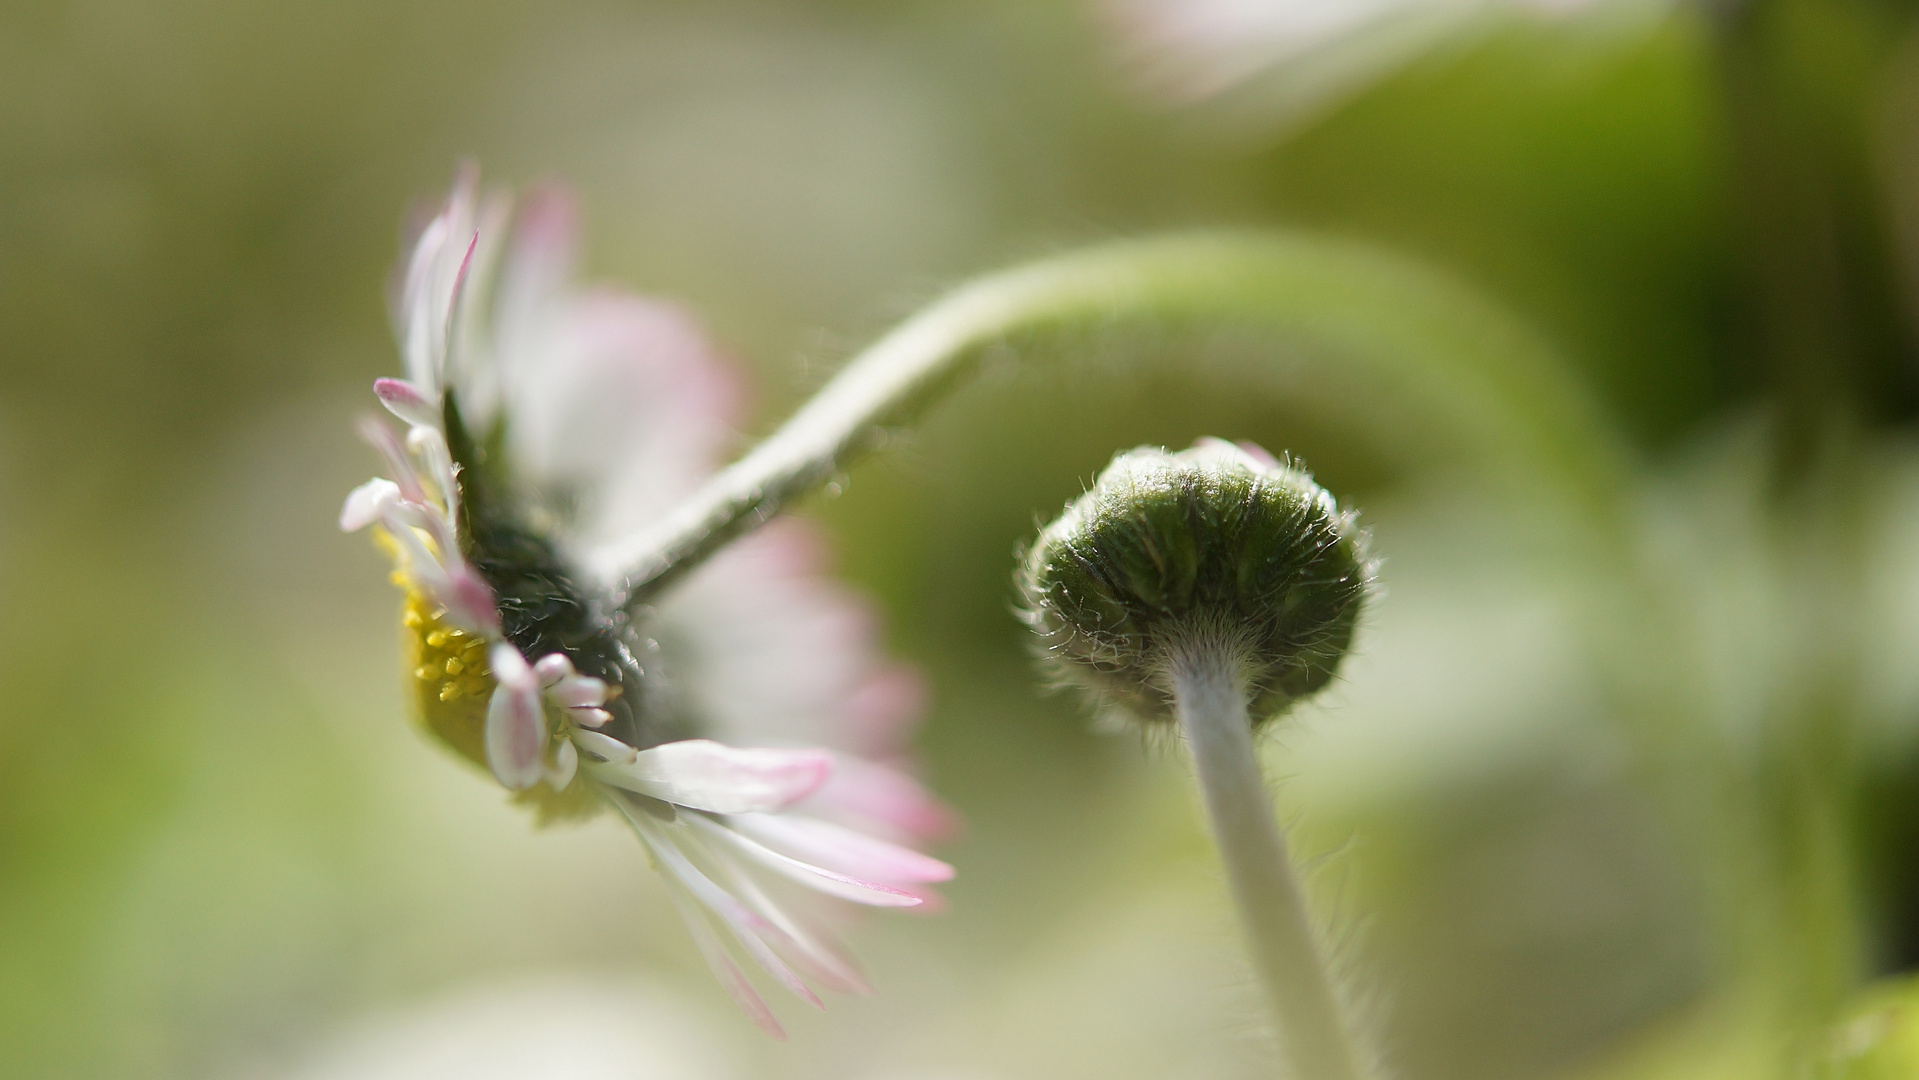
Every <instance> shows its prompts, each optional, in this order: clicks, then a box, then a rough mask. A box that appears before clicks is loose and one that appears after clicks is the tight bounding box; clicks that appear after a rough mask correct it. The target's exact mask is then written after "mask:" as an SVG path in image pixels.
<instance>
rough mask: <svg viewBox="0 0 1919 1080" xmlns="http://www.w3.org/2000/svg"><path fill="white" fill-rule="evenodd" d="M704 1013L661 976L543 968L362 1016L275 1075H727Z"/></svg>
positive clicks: (688, 1079)
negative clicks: (613, 976) (539, 973)
mask: <svg viewBox="0 0 1919 1080" xmlns="http://www.w3.org/2000/svg"><path fill="white" fill-rule="evenodd" d="M719 1035H720V1033H719V1032H718V1031H716V1030H714V1027H713V1025H712V1024H711V1022H710V1019H709V1018H708V1017H705V1016H702V1015H700V1014H699V1013H698V1012H696V1011H694V1010H693V1009H691V1008H690V1007H688V1006H687V1005H686V1004H685V1002H684V995H675V994H673V993H672V992H671V991H670V990H669V989H668V988H666V987H655V986H646V985H643V984H633V983H626V982H621V981H616V980H610V979H605V978H594V977H588V976H562V975H555V976H548V977H544V978H532V979H525V980H520V981H516V982H512V983H502V984H496V985H488V986H476V987H467V988H463V989H460V990H457V991H454V992H452V993H449V994H447V995H445V996H443V997H440V998H437V999H435V1000H432V1001H427V1002H422V1003H420V1004H417V1005H413V1006H410V1007H406V1008H400V1009H394V1010H391V1011H389V1012H385V1013H381V1014H377V1015H374V1016H370V1017H367V1018H365V1019H363V1020H362V1021H360V1022H359V1023H357V1024H355V1025H353V1026H351V1027H350V1028H348V1029H347V1030H345V1031H342V1032H341V1033H339V1034H338V1035H336V1036H335V1037H333V1038H332V1039H331V1040H329V1041H327V1042H326V1043H324V1044H322V1045H320V1046H318V1047H316V1048H315V1049H314V1050H313V1051H311V1052H310V1053H309V1054H308V1055H306V1060H304V1061H303V1062H301V1063H300V1064H298V1065H297V1066H295V1067H294V1068H292V1069H289V1070H286V1071H284V1072H281V1073H280V1074H279V1076H280V1077H281V1078H282V1080H532V1078H538V1080H727V1078H728V1077H733V1076H737V1075H739V1066H738V1063H737V1062H736V1061H734V1060H733V1057H732V1055H730V1054H728V1053H726V1052H725V1050H724V1047H725V1045H726V1044H725V1041H724V1040H723V1039H722V1038H720V1037H719Z"/></svg>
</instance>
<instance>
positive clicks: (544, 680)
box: [533, 652, 573, 686]
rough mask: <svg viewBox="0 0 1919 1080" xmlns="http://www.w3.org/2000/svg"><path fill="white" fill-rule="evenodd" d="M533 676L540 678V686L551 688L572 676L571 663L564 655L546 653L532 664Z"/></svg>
mask: <svg viewBox="0 0 1919 1080" xmlns="http://www.w3.org/2000/svg"><path fill="white" fill-rule="evenodd" d="M533 674H535V675H538V676H539V677H540V685H541V686H552V685H553V684H554V683H557V682H559V681H560V680H561V679H564V678H566V677H567V676H569V675H571V674H573V661H571V660H569V659H567V655H566V654H565V653H558V652H552V653H547V654H546V655H545V656H542V657H540V659H539V660H538V661H537V662H535V663H534V665H533Z"/></svg>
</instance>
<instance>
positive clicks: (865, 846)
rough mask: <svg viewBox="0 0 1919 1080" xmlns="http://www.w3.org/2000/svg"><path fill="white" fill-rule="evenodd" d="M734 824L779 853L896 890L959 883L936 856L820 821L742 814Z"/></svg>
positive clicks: (801, 817) (950, 870)
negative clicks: (923, 884)
mask: <svg viewBox="0 0 1919 1080" xmlns="http://www.w3.org/2000/svg"><path fill="white" fill-rule="evenodd" d="M728 821H729V822H730V823H731V824H732V825H733V827H734V828H736V829H738V830H739V831H741V832H743V833H745V834H746V835H748V836H750V837H752V838H753V839H755V840H758V841H759V842H760V843H762V844H765V845H766V846H767V847H769V848H772V849H773V850H775V851H778V852H781V853H783V854H786V855H789V856H791V857H793V858H796V859H800V860H803V861H805V862H809V863H813V864H815V865H818V866H823V867H827V868H830V869H833V870H838V871H840V872H842V873H846V874H851V875H853V876H855V877H859V878H865V879H868V880H871V881H883V882H886V883H888V884H893V885H900V884H907V883H919V882H932V881H951V880H952V878H953V868H952V867H951V866H948V865H947V864H946V863H943V862H941V861H939V860H938V859H935V858H933V857H932V856H930V855H922V854H920V853H919V852H917V851H914V850H913V849H911V848H906V847H901V846H900V845H898V844H889V843H887V842H886V841H884V840H879V839H876V838H874V837H871V836H867V835H865V834H864V833H859V832H855V831H853V830H852V829H848V828H846V827H844V826H841V825H835V824H833V823H832V822H828V821H821V820H819V819H817V818H809V817H803V816H801V815H798V814H784V815H779V816H774V815H772V814H739V815H737V816H735V817H732V818H729V819H728Z"/></svg>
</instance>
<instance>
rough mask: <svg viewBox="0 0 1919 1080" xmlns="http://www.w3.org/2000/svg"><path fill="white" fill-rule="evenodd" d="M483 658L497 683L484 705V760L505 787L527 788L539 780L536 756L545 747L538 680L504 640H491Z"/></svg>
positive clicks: (544, 718)
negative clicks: (491, 696) (491, 646)
mask: <svg viewBox="0 0 1919 1080" xmlns="http://www.w3.org/2000/svg"><path fill="white" fill-rule="evenodd" d="M487 662H488V664H490V665H491V666H492V668H493V677H494V679H496V680H497V681H498V682H499V685H498V686H496V687H494V689H493V699H492V700H491V701H489V702H488V703H487V708H486V763H487V765H488V766H489V767H490V768H491V769H492V770H493V776H494V778H495V779H497V780H499V782H500V783H501V784H504V785H505V786H506V787H508V788H510V789H512V790H514V791H519V790H522V789H524V788H530V787H532V786H533V785H534V784H537V783H539V782H540V774H541V768H540V757H541V754H542V752H543V751H544V750H545V749H546V716H545V714H544V713H543V712H542V710H541V708H540V684H539V683H538V682H537V681H535V680H534V678H533V669H532V668H530V667H528V666H527V664H526V659H525V658H524V657H522V656H521V655H520V650H518V649H516V648H514V647H513V646H512V645H509V644H507V643H506V642H503V641H502V642H496V643H494V645H493V648H492V649H491V650H489V651H488V653H487Z"/></svg>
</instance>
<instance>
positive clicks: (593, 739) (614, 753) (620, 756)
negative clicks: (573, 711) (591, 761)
mask: <svg viewBox="0 0 1919 1080" xmlns="http://www.w3.org/2000/svg"><path fill="white" fill-rule="evenodd" d="M573 742H574V743H575V744H576V745H578V746H579V748H580V749H582V750H584V751H586V752H587V753H589V754H592V755H593V756H594V757H596V758H598V759H600V760H601V761H606V762H611V763H613V764H615V765H630V764H632V763H633V761H634V760H635V759H637V758H638V757H639V756H640V752H639V751H638V750H635V749H634V748H633V747H631V746H628V745H626V744H625V743H623V742H621V741H620V740H618V739H616V738H614V737H612V736H611V735H602V734H600V733H599V732H597V731H575V732H574V733H573ZM616 786H617V785H616Z"/></svg>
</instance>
